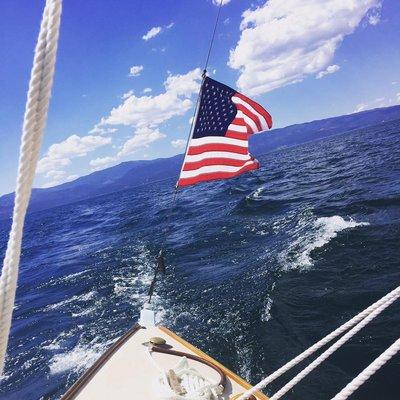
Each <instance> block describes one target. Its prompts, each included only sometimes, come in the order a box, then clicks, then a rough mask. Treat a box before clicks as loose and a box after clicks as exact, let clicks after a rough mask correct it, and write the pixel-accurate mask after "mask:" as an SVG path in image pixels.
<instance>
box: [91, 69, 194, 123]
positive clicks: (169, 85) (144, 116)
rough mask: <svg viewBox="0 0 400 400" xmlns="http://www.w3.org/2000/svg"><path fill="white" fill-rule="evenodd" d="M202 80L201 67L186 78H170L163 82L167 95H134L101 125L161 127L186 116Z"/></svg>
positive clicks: (116, 108)
mask: <svg viewBox="0 0 400 400" xmlns="http://www.w3.org/2000/svg"><path fill="white" fill-rule="evenodd" d="M200 81H201V70H200V68H196V69H194V70H192V71H189V72H188V73H187V74H184V75H169V76H168V78H167V80H166V81H165V82H164V86H165V92H164V93H161V94H159V95H156V96H150V95H146V96H141V97H137V96H135V95H132V96H130V97H129V98H127V99H125V101H124V102H123V103H122V104H121V105H119V106H118V107H115V108H113V109H112V110H111V112H110V115H109V116H108V117H106V118H103V119H102V120H101V122H100V124H99V125H101V126H104V125H128V126H133V127H135V128H140V127H144V126H150V127H155V126H158V125H160V124H161V123H163V122H165V121H167V120H168V119H170V118H172V117H175V116H179V115H183V114H185V113H186V112H187V111H188V110H189V109H190V108H191V107H192V101H191V100H190V97H191V96H192V94H193V93H197V91H198V90H199V87H200Z"/></svg>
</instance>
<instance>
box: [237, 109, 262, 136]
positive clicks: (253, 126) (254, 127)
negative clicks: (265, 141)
mask: <svg viewBox="0 0 400 400" xmlns="http://www.w3.org/2000/svg"><path fill="white" fill-rule="evenodd" d="M236 118H243V119H244V122H246V124H247V125H249V126H250V128H251V130H252V131H253V132H252V133H254V132H258V128H257V125H256V124H255V122H254V121H253V120H252V119H251V118H250V117H248V116H247V115H246V114H245V113H244V112H243V111H240V110H239V111H238V112H237V114H236Z"/></svg>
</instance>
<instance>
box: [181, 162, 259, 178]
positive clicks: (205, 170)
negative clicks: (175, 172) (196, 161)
mask: <svg viewBox="0 0 400 400" xmlns="http://www.w3.org/2000/svg"><path fill="white" fill-rule="evenodd" d="M254 162H255V161H253V160H250V161H247V162H246V163H244V164H243V165H242V166H241V167H232V166H229V165H207V166H205V167H201V168H198V169H195V170H193V171H182V173H181V179H185V178H193V177H195V176H198V175H202V174H210V173H213V172H237V171H240V170H241V169H242V168H243V167H246V166H247V165H250V164H253V163H254Z"/></svg>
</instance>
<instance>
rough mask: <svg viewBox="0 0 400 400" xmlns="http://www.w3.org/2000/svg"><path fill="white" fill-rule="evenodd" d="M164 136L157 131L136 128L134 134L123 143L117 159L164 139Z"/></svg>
mask: <svg viewBox="0 0 400 400" xmlns="http://www.w3.org/2000/svg"><path fill="white" fill-rule="evenodd" d="M165 136H166V135H164V134H163V133H161V132H160V131H159V130H158V129H150V128H148V127H142V128H138V129H137V130H136V131H135V134H134V135H133V136H132V137H131V138H130V139H128V140H127V141H126V142H125V143H124V145H123V146H122V148H121V150H120V151H119V153H118V154H117V157H118V158H121V157H125V156H128V155H130V154H133V153H135V152H136V151H138V150H139V149H141V148H143V147H148V146H149V144H150V143H153V142H155V141H157V140H160V139H163V138H165Z"/></svg>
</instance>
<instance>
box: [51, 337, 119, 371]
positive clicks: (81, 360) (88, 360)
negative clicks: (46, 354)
mask: <svg viewBox="0 0 400 400" xmlns="http://www.w3.org/2000/svg"><path fill="white" fill-rule="evenodd" d="M111 343H112V341H110V342H107V343H89V344H87V345H82V344H80V343H78V344H77V345H76V346H75V347H74V348H73V349H72V350H70V351H67V352H64V353H60V354H56V355H54V356H53V358H52V359H51V360H50V365H49V367H50V374H52V375H54V374H59V373H61V372H65V371H69V370H74V371H75V372H81V371H82V370H85V369H87V368H89V367H90V366H91V365H93V363H94V362H95V361H96V360H97V359H98V358H99V357H100V356H101V355H102V354H103V353H104V351H105V350H106V348H107V347H108V346H109V345H110V344H111Z"/></svg>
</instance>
